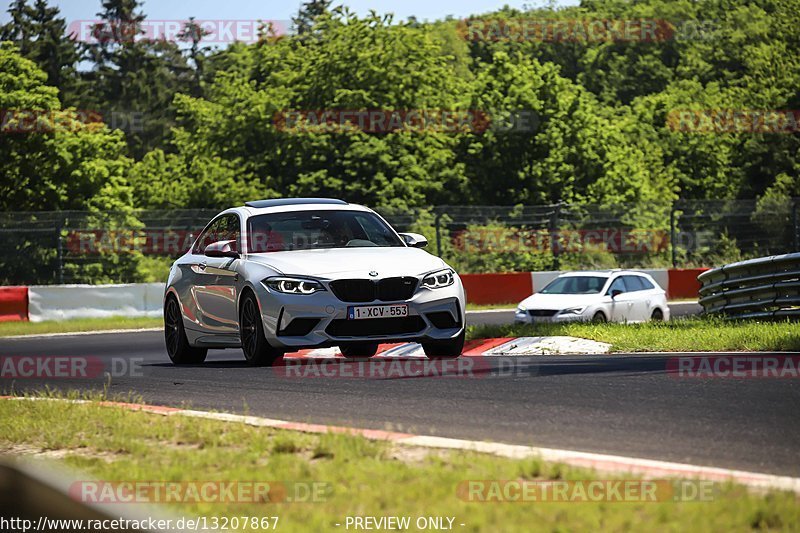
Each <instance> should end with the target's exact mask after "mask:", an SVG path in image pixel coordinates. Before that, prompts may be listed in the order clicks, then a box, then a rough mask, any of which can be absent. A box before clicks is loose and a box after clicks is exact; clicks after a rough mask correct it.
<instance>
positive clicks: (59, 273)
mask: <svg viewBox="0 0 800 533" xmlns="http://www.w3.org/2000/svg"><path fill="white" fill-rule="evenodd" d="M63 227H64V218H63V217H58V222H56V261H57V267H56V268H57V270H56V279H57V281H58V283H59V284H60V285H63V284H64V240H63V238H62V237H61V230H62V229H63Z"/></svg>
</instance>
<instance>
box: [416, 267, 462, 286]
mask: <svg viewBox="0 0 800 533" xmlns="http://www.w3.org/2000/svg"><path fill="white" fill-rule="evenodd" d="M454 274H455V273H454V272H453V271H452V270H451V269H449V268H446V269H444V270H440V271H438V272H434V273H433V274H429V275H427V276H425V277H424V278H423V279H422V286H423V287H427V288H429V289H440V288H442V287H448V286H450V285H452V284H453V283H455V281H456V278H455V275H454Z"/></svg>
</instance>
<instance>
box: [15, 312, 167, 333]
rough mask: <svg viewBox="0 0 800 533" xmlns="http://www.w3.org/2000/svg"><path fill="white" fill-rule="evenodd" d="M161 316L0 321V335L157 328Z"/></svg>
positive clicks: (161, 321) (160, 324) (160, 323)
mask: <svg viewBox="0 0 800 533" xmlns="http://www.w3.org/2000/svg"><path fill="white" fill-rule="evenodd" d="M163 324H164V321H163V319H162V318H161V317H154V318H148V317H135V318H131V317H124V316H114V317H108V318H76V319H74V320H58V321H56V320H48V321H45V322H0V337H8V336H10V335H35V334H41V333H69V332H76V331H99V330H106V329H139V328H158V327H161V326H163Z"/></svg>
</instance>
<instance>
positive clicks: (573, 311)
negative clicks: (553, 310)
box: [560, 307, 586, 315]
mask: <svg viewBox="0 0 800 533" xmlns="http://www.w3.org/2000/svg"><path fill="white" fill-rule="evenodd" d="M584 309H586V308H585V307H570V308H569V309H563V310H562V311H561V313H560V314H562V315H579V314H581V313H583V310H584Z"/></svg>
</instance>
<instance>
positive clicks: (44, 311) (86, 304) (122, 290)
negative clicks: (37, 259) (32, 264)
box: [28, 283, 164, 322]
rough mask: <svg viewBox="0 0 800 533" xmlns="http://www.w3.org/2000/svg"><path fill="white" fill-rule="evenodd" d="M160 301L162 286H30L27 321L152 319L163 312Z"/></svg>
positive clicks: (162, 291)
mask: <svg viewBox="0 0 800 533" xmlns="http://www.w3.org/2000/svg"><path fill="white" fill-rule="evenodd" d="M163 299H164V284H163V283H126V284H120V285H38V286H37V285H34V286H31V287H29V288H28V319H29V320H30V321H31V322H41V321H42V320H65V319H70V318H98V317H107V316H152V317H156V316H161V314H162V312H163V311H162V302H163Z"/></svg>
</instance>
